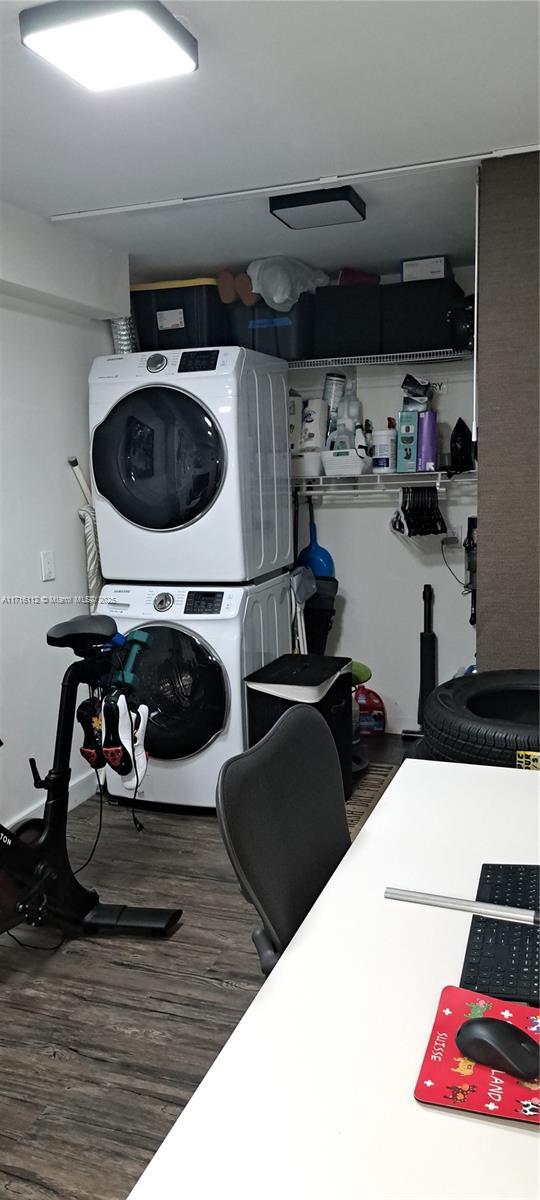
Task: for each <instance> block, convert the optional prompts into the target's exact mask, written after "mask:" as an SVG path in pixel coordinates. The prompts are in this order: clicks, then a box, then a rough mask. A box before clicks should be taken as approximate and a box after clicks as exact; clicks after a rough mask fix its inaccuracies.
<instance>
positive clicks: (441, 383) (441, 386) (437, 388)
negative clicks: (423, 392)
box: [430, 379, 448, 396]
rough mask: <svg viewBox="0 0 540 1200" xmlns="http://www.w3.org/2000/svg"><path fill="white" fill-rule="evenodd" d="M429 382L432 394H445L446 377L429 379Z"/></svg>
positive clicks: (446, 387) (446, 389) (446, 388)
mask: <svg viewBox="0 0 540 1200" xmlns="http://www.w3.org/2000/svg"><path fill="white" fill-rule="evenodd" d="M430 383H431V388H432V391H433V395H434V396H446V394H447V392H448V380H447V379H431V380H430Z"/></svg>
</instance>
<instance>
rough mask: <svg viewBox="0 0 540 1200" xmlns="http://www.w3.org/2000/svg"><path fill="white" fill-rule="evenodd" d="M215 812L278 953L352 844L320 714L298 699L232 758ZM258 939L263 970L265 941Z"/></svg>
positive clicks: (333, 753) (221, 779) (245, 889)
mask: <svg viewBox="0 0 540 1200" xmlns="http://www.w3.org/2000/svg"><path fill="white" fill-rule="evenodd" d="M216 807H217V815H218V820H219V824H220V828H221V832H222V835H223V840H224V842H225V846H226V849H227V852H228V854H229V857H230V859H231V862H232V865H233V867H234V870H235V871H236V874H237V876H238V879H239V881H240V885H241V888H242V891H243V893H244V895H245V896H246V898H247V899H248V900H250V901H251V903H252V904H253V905H254V907H255V908H256V909H257V912H258V913H259V914H260V916H261V918H262V922H263V927H264V931H265V933H266V935H267V939H269V942H270V943H271V946H270V947H269V949H270V950H272V948H273V951H274V959H275V958H277V957H278V956H279V954H280V953H281V952H282V951H283V950H284V949H285V947H286V946H287V945H288V943H289V942H290V940H291V938H292V937H293V936H294V934H295V933H296V930H297V929H298V927H299V926H300V925H301V923H302V921H303V920H304V917H305V916H306V914H307V913H308V912H309V910H310V908H311V907H312V905H313V904H314V902H315V900H316V899H317V897H318V896H319V894H320V893H321V891H322V889H323V888H324V886H325V884H326V883H327V882H328V880H329V878H330V876H331V875H332V873H333V872H334V870H335V868H336V867H337V865H338V863H339V862H340V861H341V859H342V858H343V856H344V854H346V852H347V850H348V849H349V846H350V844H351V839H350V834H349V830H348V826H347V817H346V810H345V798H344V793H343V783H342V776H341V768H340V762H339V757H338V753H337V750H336V746H335V743H334V739H333V737H332V734H331V732H330V730H329V728H328V725H327V723H326V721H325V720H324V718H323V717H322V716H321V715H320V713H318V712H316V710H315V709H313V708H312V707H310V706H309V705H307V704H298V705H295V706H294V707H293V708H290V709H288V710H287V712H285V713H284V714H283V716H282V717H281V718H280V720H279V721H277V723H276V724H275V725H274V726H273V728H272V729H271V730H270V732H269V733H267V734H266V736H265V737H264V738H262V740H261V741H260V742H258V743H257V745H256V746H253V747H252V748H251V749H250V750H246V751H245V753H244V754H239V755H237V756H236V757H235V758H231V759H229V761H228V762H226V763H225V764H224V766H223V767H222V769H221V773H220V776H219V780H218V786H217V798H216ZM254 940H255V944H256V945H257V949H258V950H259V955H260V957H261V965H262V967H263V970H264V971H265V972H266V971H267V970H269V969H270V968H271V965H273V962H272V963H271V964H270V966H269V965H268V964H267V965H266V966H265V963H264V962H263V955H262V953H261V947H260V946H259V942H258V940H257V936H256V935H254Z"/></svg>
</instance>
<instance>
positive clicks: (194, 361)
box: [178, 350, 219, 372]
mask: <svg viewBox="0 0 540 1200" xmlns="http://www.w3.org/2000/svg"><path fill="white" fill-rule="evenodd" d="M218 358H219V350H185V351H184V353H183V354H181V355H180V363H179V366H178V371H179V372H180V371H215V369H216V367H217V361H218Z"/></svg>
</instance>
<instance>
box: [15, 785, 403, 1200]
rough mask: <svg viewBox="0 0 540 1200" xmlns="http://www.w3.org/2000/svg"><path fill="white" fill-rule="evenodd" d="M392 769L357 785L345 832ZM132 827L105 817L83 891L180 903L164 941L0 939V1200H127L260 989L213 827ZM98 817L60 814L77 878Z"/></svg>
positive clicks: (212, 821) (210, 820) (247, 919)
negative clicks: (53, 947)
mask: <svg viewBox="0 0 540 1200" xmlns="http://www.w3.org/2000/svg"><path fill="white" fill-rule="evenodd" d="M395 769H397V767H396V768H392V767H391V766H390V764H389V763H387V764H386V766H383V765H381V764H377V765H375V766H374V767H373V768H371V769H370V771H368V773H367V775H365V776H364V777H363V779H362V780H361V781H360V783H359V784H358V788H357V790H355V794H354V795H353V797H351V801H350V805H349V820H350V824H351V827H352V826H354V825H356V824H360V823H363V822H364V821H365V820H366V819H367V816H368V815H369V814H370V812H371V811H372V809H373V807H374V805H375V804H376V802H377V800H378V798H379V796H380V795H381V793H382V791H384V788H385V786H386V784H387V782H388V781H389V779H390V777H391V775H392V773H393V770H395ZM141 816H142V820H143V822H144V825H145V829H144V832H143V833H141V834H137V833H136V831H135V829H134V826H133V824H132V820H131V814H130V812H129V811H128V810H127V809H119V808H114V807H109V806H106V807H105V814H104V829H103V833H102V837H101V840H100V843H99V846H98V848H97V851H96V856H95V858H94V860H93V861H92V863H91V864H90V866H89V867H88V868H87V869H86V870H85V871H84V874H83V876H82V878H83V880H84V882H85V883H86V884H87V885H88V886H93V887H96V888H97V890H98V891H99V892H100V896H101V899H102V900H103V901H104V902H107V901H110V902H114V901H124V902H126V903H129V904H142V905H152V904H155V905H159V906H171V907H176V906H179V905H181V906H182V908H183V909H184V916H183V922H182V925H181V928H180V929H179V930H178V932H177V933H176V934H175V935H174V936H173V937H172V938H171V939H170V940H169V941H154V940H152V939H149V940H147V941H144V940H140V941H137V940H135V939H133V938H125V939H124V938H123V939H119V938H116V939H115V938H109V939H106V938H100V939H98V938H86V939H81V938H80V939H78V940H74V941H71V942H66V944H65V945H64V946H62V947H61V949H59V950H58V951H57V952H56V953H49V952H46V953H45V952H41V951H38V950H30V949H23V948H22V947H20V946H18V945H16V944H15V943H14V942H13V941H11V939H10V938H9V937H8V936H7V935H4V936H0V1001H1V1006H2V1007H1V1012H2V1023H1V1025H0V1066H1V1077H0V1078H1V1089H0V1195H6V1197H7V1196H9V1197H10V1200H15V1198H16V1200H46V1198H52V1200H125V1197H126V1196H127V1194H128V1192H129V1191H130V1190H131V1187H132V1186H133V1184H134V1183H135V1181H136V1180H137V1179H138V1178H139V1176H140V1174H141V1173H142V1171H143V1169H144V1167H145V1166H146V1164H147V1163H148V1162H149V1160H150V1158H151V1157H152V1155H153V1153H154V1152H155V1150H157V1148H158V1146H159V1145H160V1143H161V1142H162V1140H163V1138H164V1136H165V1134H166V1133H167V1132H168V1130H169V1129H170V1127H171V1125H172V1124H173V1123H174V1121H175V1120H176V1118H177V1116H178V1115H179V1113H180V1112H181V1110H182V1108H183V1107H184V1105H185V1104H186V1103H187V1101H188V1100H189V1098H190V1096H191V1095H192V1094H193V1092H194V1091H195V1088H196V1087H197V1085H198V1084H199V1083H200V1081H201V1079H202V1078H203V1076H204V1075H205V1074H206V1072H207V1070H208V1068H209V1067H210V1066H211V1064H212V1062H213V1061H214V1059H215V1057H216V1055H217V1054H218V1053H219V1051H220V1050H221V1048H222V1046H223V1045H224V1044H225V1042H226V1040H227V1038H228V1037H229V1036H230V1034H231V1033H232V1031H233V1029H234V1028H235V1026H236V1025H237V1024H238V1021H239V1020H240V1018H241V1017H242V1016H243V1014H244V1012H245V1010H246V1009H247V1007H248V1005H249V1004H250V1001H251V1000H252V999H253V997H254V996H255V994H256V993H257V991H258V989H259V988H260V986H261V984H262V982H263V979H262V975H261V974H260V970H259V962H258V958H257V955H256V953H255V950H254V948H253V945H252V942H251V930H252V928H253V925H254V924H255V914H254V911H253V909H251V908H250V906H249V905H248V904H247V903H246V902H245V901H244V900H243V898H242V896H241V895H240V891H239V889H238V885H237V883H236V879H235V877H234V875H233V872H232V869H231V867H230V864H229V860H228V858H227V856H226V854H225V851H224V849H223V845H222V842H221V837H220V834H219V831H218V827H217V822H216V818H215V816H214V814H205V813H198V814H195V815H192V814H185V813H174V814H169V813H158V812H155V811H151V812H144V813H142V814H141ZM97 817H98V811H97V803H96V801H95V800H90V801H87V802H86V804H84V805H82V806H81V807H80V808H79V809H77V811H76V812H74V813H72V814H71V816H70V819H69V837H70V853H71V858H72V862H73V865H74V867H75V868H76V866H77V864H79V863H82V862H84V861H85V859H86V857H87V855H88V853H89V851H90V849H91V847H92V844H93V841H94V835H95V831H96V828H97ZM16 932H17V936H19V937H20V938H21V939H25V940H36V938H39V939H40V940H41V942H42V944H43V941H45V942H48V943H49V944H50V943H52V944H54V942H55V941H57V938H56V936H55V935H54V933H51V932H50V931H43V932H40V933H38V934H36V933H35V932H34V931H32V930H29V929H28V930H27V929H26V927H24V928H23V929H21V928H20V927H19V929H17V931H16ZM156 1200H159V1198H158V1197H156ZM186 1200H188V1198H186Z"/></svg>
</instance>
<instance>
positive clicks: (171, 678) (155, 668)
mask: <svg viewBox="0 0 540 1200" xmlns="http://www.w3.org/2000/svg"><path fill="white" fill-rule="evenodd" d="M136 632H137V631H136V630H131V631H130V633H128V634H127V635H126V636H127V642H128V644H127V646H126V649H125V650H124V651H123V652H122V654H123V658H124V662H125V661H126V659H127V657H128V655H129V653H130V650H131V648H132V646H133V643H134V642H135V643H137V642H138V639H137V638H135V637H134V634H135V633H136ZM138 632H139V633H141V634H144V639H143V640H142V644H141V646H140V649H138V652H137V654H136V657H135V659H134V660H133V659H132V660H131V661H132V663H133V666H132V671H133V674H134V676H135V680H136V682H135V684H134V685H133V686H132V689H131V694H132V695H133V696H134V699H135V701H136V703H137V704H147V705H148V708H149V715H148V726H147V730H146V739H145V745H146V749H147V751H148V753H149V755H150V757H151V758H161V759H170V758H189V756H190V755H192V754H197V753H198V751H200V750H203V749H204V748H205V746H208V745H209V744H210V742H213V740H214V738H216V737H217V736H218V734H220V733H221V731H222V730H223V729H224V728H225V724H226V721H227V716H228V708H229V690H228V685H227V677H226V674H225V668H224V666H223V664H222V663H221V662H220V660H219V659H218V657H217V655H216V654H215V653H214V651H213V650H212V648H211V646H209V645H208V644H207V643H206V642H204V641H202V640H201V639H200V638H199V637H197V636H195V635H194V634H193V633H190V631H189V630H187V629H183V628H180V627H179V626H178V625H166V624H165V623H163V624H161V623H160V624H159V625H144V626H141V627H140V630H139V631H138ZM130 643H131V645H130ZM130 682H131V675H130ZM180 802H181V801H180V799H179V803H180Z"/></svg>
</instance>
